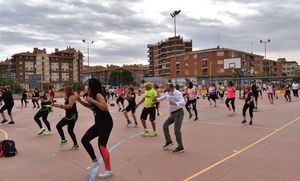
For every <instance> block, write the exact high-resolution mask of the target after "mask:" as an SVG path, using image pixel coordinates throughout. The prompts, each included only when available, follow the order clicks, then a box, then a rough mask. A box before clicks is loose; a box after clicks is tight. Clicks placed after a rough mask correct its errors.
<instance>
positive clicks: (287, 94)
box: [284, 83, 292, 102]
mask: <svg viewBox="0 0 300 181" xmlns="http://www.w3.org/2000/svg"><path fill="white" fill-rule="evenodd" d="M284 90H285V93H284V98H285V100H286V101H289V102H291V101H292V99H291V86H290V84H289V83H287V84H286V85H285V86H284Z"/></svg>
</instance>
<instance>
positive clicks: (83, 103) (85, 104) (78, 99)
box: [76, 97, 91, 108]
mask: <svg viewBox="0 0 300 181" xmlns="http://www.w3.org/2000/svg"><path fill="white" fill-rule="evenodd" d="M76 100H77V101H78V102H79V103H80V104H81V105H83V106H84V107H87V108H90V107H91V105H90V104H89V103H88V102H86V101H83V100H82V99H81V98H80V97H78V98H77V99H76Z"/></svg>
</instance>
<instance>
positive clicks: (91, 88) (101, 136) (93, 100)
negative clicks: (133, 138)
mask: <svg viewBox="0 0 300 181" xmlns="http://www.w3.org/2000/svg"><path fill="white" fill-rule="evenodd" d="M101 87H102V85H101V83H100V81H99V80H98V79H95V78H91V79H89V81H88V97H87V98H86V100H85V101H83V100H81V99H80V97H78V98H77V101H78V102H79V103H80V104H82V105H83V106H85V107H87V108H90V109H92V111H93V112H94V116H95V124H94V125H93V126H92V127H90V128H89V129H88V130H87V132H86V133H85V134H84V136H83V137H82V139H81V143H82V145H83V146H84V148H85V149H86V151H87V152H88V154H89V156H90V157H91V160H92V163H91V165H90V166H89V167H87V169H88V170H93V169H94V168H96V167H98V166H99V164H100V163H99V162H98V159H97V157H96V155H95V152H94V149H93V147H92V145H91V143H90V141H92V140H93V139H95V138H97V137H98V148H99V149H100V153H101V155H102V158H103V162H104V165H105V170H104V171H102V172H101V173H100V174H99V177H100V178H105V177H109V176H112V174H113V173H112V170H111V165H110V153H109V151H108V149H107V147H106V145H107V142H108V139H109V135H110V133H111V130H112V128H113V119H112V117H111V115H110V113H109V110H108V106H107V101H106V100H105V95H104V93H103V90H102V88H101Z"/></svg>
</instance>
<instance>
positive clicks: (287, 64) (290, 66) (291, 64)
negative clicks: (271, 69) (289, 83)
mask: <svg viewBox="0 0 300 181" xmlns="http://www.w3.org/2000/svg"><path fill="white" fill-rule="evenodd" d="M278 62H281V63H282V74H283V75H285V76H288V77H293V76H295V74H294V73H295V70H300V66H299V64H298V62H296V61H287V60H286V59H285V58H279V59H278Z"/></svg>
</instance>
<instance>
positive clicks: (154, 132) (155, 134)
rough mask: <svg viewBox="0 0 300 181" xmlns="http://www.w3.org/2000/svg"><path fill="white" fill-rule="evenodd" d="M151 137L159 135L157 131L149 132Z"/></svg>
mask: <svg viewBox="0 0 300 181" xmlns="http://www.w3.org/2000/svg"><path fill="white" fill-rule="evenodd" d="M149 136H150V137H156V136H158V134H157V132H156V131H153V132H152V133H150V134H149Z"/></svg>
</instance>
